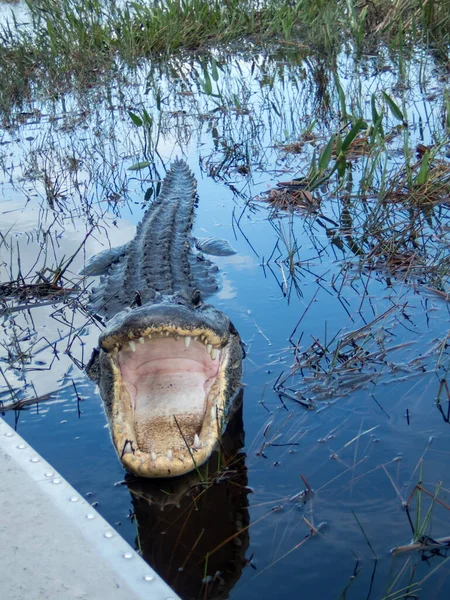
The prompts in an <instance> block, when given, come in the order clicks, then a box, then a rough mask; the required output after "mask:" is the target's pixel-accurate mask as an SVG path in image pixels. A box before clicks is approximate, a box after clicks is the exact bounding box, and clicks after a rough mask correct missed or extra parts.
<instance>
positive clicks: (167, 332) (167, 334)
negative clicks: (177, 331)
mask: <svg viewBox="0 0 450 600" xmlns="http://www.w3.org/2000/svg"><path fill="white" fill-rule="evenodd" d="M161 335H162V334H161ZM165 335H166V337H169V335H170V331H166V334H165Z"/></svg>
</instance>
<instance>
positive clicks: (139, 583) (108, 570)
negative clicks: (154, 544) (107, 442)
mask: <svg viewBox="0 0 450 600" xmlns="http://www.w3.org/2000/svg"><path fill="white" fill-rule="evenodd" d="M0 548H1V559H0V598H1V600H44V599H45V600H72V599H77V600H116V599H117V600H141V599H144V598H145V600H169V599H173V600H177V599H178V596H177V595H176V594H175V593H174V592H173V591H172V590H171V589H170V588H169V586H168V585H167V584H166V583H165V582H164V581H163V580H162V579H161V578H160V577H159V576H158V575H157V574H156V573H155V572H154V571H153V569H151V568H150V567H149V566H148V565H147V563H145V562H144V561H143V560H142V559H141V557H140V556H139V555H138V554H137V553H136V552H135V550H134V549H133V548H131V546H130V545H129V544H128V543H127V542H126V541H125V540H124V539H123V538H122V537H121V536H120V535H119V534H118V533H117V532H116V531H115V530H114V529H113V528H112V527H111V526H110V525H109V524H108V523H107V522H106V521H105V520H104V519H103V518H102V517H101V516H100V515H99V514H98V513H97V512H96V511H95V510H94V509H93V508H92V507H91V506H90V505H89V503H88V502H86V500H85V499H84V498H82V497H81V496H80V495H79V494H78V493H77V492H76V490H75V489H74V488H73V487H72V486H70V485H69V483H68V482H67V481H65V480H64V479H63V478H62V477H61V476H60V475H59V474H58V473H56V472H55V470H54V469H53V468H52V467H51V465H49V464H48V463H47V462H46V461H45V460H44V459H43V458H42V457H41V456H39V455H38V454H37V453H36V452H34V450H33V449H32V448H31V447H30V446H29V445H28V444H27V443H26V442H25V441H24V440H23V439H22V438H21V437H20V436H19V435H18V434H17V433H15V432H14V430H13V429H11V427H9V425H7V424H6V423H5V422H4V421H3V419H1V418H0Z"/></svg>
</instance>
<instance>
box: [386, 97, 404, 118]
mask: <svg viewBox="0 0 450 600" xmlns="http://www.w3.org/2000/svg"><path fill="white" fill-rule="evenodd" d="M382 94H383V98H384V99H385V100H386V102H387V104H388V106H389V108H390V109H391V113H392V114H393V115H394V117H395V118H396V119H397V121H401V122H402V123H406V119H405V117H404V116H403V113H402V111H401V110H400V108H399V106H398V105H397V104H396V103H395V102H394V100H393V99H392V98H391V96H389V94H386V92H382Z"/></svg>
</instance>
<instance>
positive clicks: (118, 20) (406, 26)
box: [0, 0, 450, 72]
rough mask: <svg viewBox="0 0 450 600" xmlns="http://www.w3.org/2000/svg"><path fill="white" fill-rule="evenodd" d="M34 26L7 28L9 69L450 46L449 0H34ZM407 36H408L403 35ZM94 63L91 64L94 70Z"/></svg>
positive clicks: (0, 54)
mask: <svg viewBox="0 0 450 600" xmlns="http://www.w3.org/2000/svg"><path fill="white" fill-rule="evenodd" d="M27 5H28V9H29V11H30V14H31V27H29V28H28V27H27V28H24V27H16V26H15V23H12V24H11V26H10V27H3V30H2V31H1V32H0V43H1V47H0V58H1V60H2V62H3V64H4V65H5V66H6V65H7V64H10V65H12V64H15V65H16V64H17V63H24V64H27V66H28V68H29V69H30V68H31V69H35V68H37V67H38V66H43V65H45V66H47V67H49V68H51V69H66V70H69V72H70V71H72V70H73V69H79V68H80V65H83V64H84V65H86V66H89V67H90V68H92V67H98V66H106V65H108V64H111V61H113V60H114V59H115V58H116V57H117V56H119V57H120V58H121V59H123V60H127V61H133V60H137V59H139V58H141V57H143V56H150V55H151V56H160V55H167V54H170V53H172V52H174V51H176V50H180V49H187V50H194V49H195V50H198V49H202V48H205V47H206V46H208V45H211V44H214V45H217V44H224V43H229V42H233V41H238V42H239V43H242V42H243V40H244V39H251V40H254V41H256V42H258V43H267V42H271V41H277V42H279V41H285V42H290V43H292V42H295V43H299V44H302V45H305V46H306V47H313V48H320V49H321V50H325V51H326V52H327V53H336V52H337V51H338V49H339V48H340V46H341V44H342V43H343V42H345V41H348V42H351V43H352V44H354V45H355V46H357V47H364V46H368V47H371V46H373V44H374V43H375V42H378V41H379V40H384V41H385V42H387V43H392V44H394V45H395V43H397V44H398V43H401V44H402V45H404V44H406V43H407V41H408V40H409V41H420V40H426V41H427V42H430V43H434V44H438V45H439V46H440V47H445V45H446V44H447V43H448V40H449V33H450V16H449V15H450V0H434V1H433V0H431V1H429V2H426V3H422V2H418V1H417V0H402V1H396V2H391V1H387V0H375V1H374V2H370V3H366V2H360V1H355V0H338V1H336V0H319V1H318V2H310V0H278V1H276V0H266V1H265V2H255V1H254V0H227V1H225V2H223V1H219V0H165V1H156V2H154V3H147V2H144V0H135V1H134V2H130V3H127V4H125V5H124V6H123V7H118V6H117V5H116V4H115V3H108V4H106V3H102V2H100V0H83V1H82V0H58V1H53V0H40V1H38V2H33V1H31V0H27ZM400 34H401V35H400ZM88 62H89V64H88Z"/></svg>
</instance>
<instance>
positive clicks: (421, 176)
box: [416, 150, 430, 185]
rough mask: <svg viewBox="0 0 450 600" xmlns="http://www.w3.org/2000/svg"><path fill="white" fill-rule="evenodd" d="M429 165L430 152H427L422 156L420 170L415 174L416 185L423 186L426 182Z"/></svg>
mask: <svg viewBox="0 0 450 600" xmlns="http://www.w3.org/2000/svg"><path fill="white" fill-rule="evenodd" d="M429 163H430V151H429V150H427V151H426V152H425V154H424V155H423V156H422V162H421V163H420V169H419V172H418V173H417V177H416V185H423V184H424V183H426V182H427V181H428V175H429V173H430V169H429Z"/></svg>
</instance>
